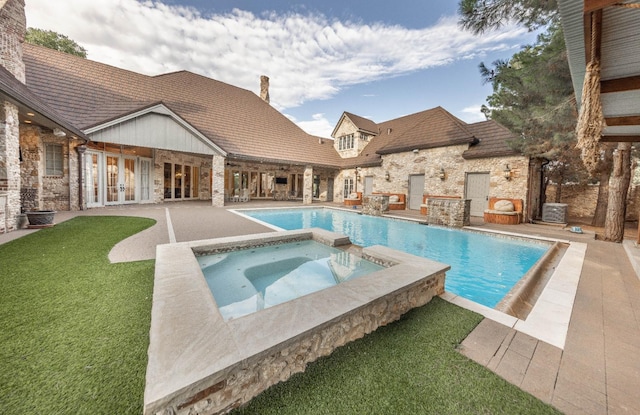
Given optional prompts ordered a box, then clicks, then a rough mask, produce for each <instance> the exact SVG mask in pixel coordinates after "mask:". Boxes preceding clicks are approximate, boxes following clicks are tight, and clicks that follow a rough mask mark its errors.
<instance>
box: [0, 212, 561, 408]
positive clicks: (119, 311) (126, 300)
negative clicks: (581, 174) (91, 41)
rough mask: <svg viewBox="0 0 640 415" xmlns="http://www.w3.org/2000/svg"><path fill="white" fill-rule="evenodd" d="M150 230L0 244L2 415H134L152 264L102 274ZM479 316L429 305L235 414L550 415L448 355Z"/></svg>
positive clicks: (128, 227) (44, 236) (96, 222)
mask: <svg viewBox="0 0 640 415" xmlns="http://www.w3.org/2000/svg"><path fill="white" fill-rule="evenodd" d="M153 223H154V222H153V221H152V220H149V219H141V218H126V217H78V218H76V219H73V220H70V221H68V222H64V223H61V224H59V225H56V226H55V227H54V228H50V229H44V230H41V231H38V232H36V233H34V234H31V235H28V236H25V237H23V238H20V239H17V240H15V241H12V242H9V243H7V244H4V245H0V329H1V332H0V413H1V414H21V415H22V414H118V415H119V414H138V415H139V414H141V413H142V399H143V393H144V376H145V369H146V363H147V356H146V353H147V347H148V343H149V324H150V316H151V295H152V291H153V266H154V263H153V261H141V262H134V263H126V264H110V263H109V261H108V258H107V255H108V252H109V250H110V249H111V247H112V246H113V245H114V244H116V243H117V242H118V241H120V240H122V239H124V238H126V237H127V236H129V235H132V234H135V233H137V232H139V231H141V230H143V229H145V228H147V227H149V226H151V225H152V224H153ZM480 319H481V317H480V316H478V315H477V314H474V313H472V312H469V311H466V310H463V309H461V308H458V307H456V306H454V305H451V304H449V303H447V302H445V301H442V300H440V299H439V298H435V299H434V300H433V301H432V302H431V303H430V304H428V305H427V306H425V307H422V308H420V309H416V310H413V311H411V312H409V313H408V314H407V315H405V316H404V317H403V318H402V319H401V320H400V321H398V322H396V323H394V324H391V325H389V326H386V327H383V328H381V329H379V330H378V331H376V332H375V333H372V334H371V335H368V336H366V337H365V338H363V339H360V340H358V341H356V342H354V343H351V344H349V345H347V346H344V347H342V348H340V349H338V350H337V351H336V352H334V353H333V354H332V355H331V356H328V357H326V358H322V359H320V360H318V361H316V362H314V363H312V364H311V365H309V367H308V369H307V371H306V372H305V373H302V374H298V375H295V376H294V377H293V378H291V379H290V380H289V381H288V382H285V383H281V384H279V385H276V386H275V387H273V388H271V389H269V390H268V391H266V392H265V393H263V394H262V395H260V396H259V397H258V398H256V399H255V400H254V401H252V402H251V403H250V405H249V406H246V407H244V408H242V409H240V410H238V411H237V414H261V415H268V414H367V415H372V414H499V413H504V414H515V413H518V414H526V413H530V414H544V413H555V411H554V410H553V409H552V408H551V407H549V406H547V405H544V404H543V403H541V402H540V401H538V400H536V399H535V398H533V397H532V396H530V395H528V394H526V393H524V392H522V391H521V390H519V389H518V388H516V387H515V386H512V385H510V384H509V383H507V382H505V381H504V380H502V379H501V378H499V377H497V376H496V375H494V374H493V373H491V372H490V371H488V370H486V369H485V368H483V367H481V366H479V365H477V364H475V363H473V362H471V361H469V360H468V359H466V358H465V357H464V356H462V355H461V354H459V353H458V352H457V351H456V350H455V346H456V345H457V344H459V342H460V341H461V340H462V339H463V338H464V337H465V336H466V334H467V333H469V332H470V331H471V330H472V329H473V328H474V327H475V326H476V325H477V324H478V322H479V321H480Z"/></svg>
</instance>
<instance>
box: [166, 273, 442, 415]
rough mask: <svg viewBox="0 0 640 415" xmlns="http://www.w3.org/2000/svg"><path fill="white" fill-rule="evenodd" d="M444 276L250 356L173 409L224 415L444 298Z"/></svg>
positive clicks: (191, 414) (181, 414) (182, 412)
mask: <svg viewBox="0 0 640 415" xmlns="http://www.w3.org/2000/svg"><path fill="white" fill-rule="evenodd" d="M444 279H445V275H444V273H440V274H437V275H433V276H432V277H431V278H429V279H427V280H424V281H421V282H419V283H418V284H416V285H415V286H412V287H409V288H408V289H407V290H405V291H403V292H400V293H398V294H396V295H394V296H390V297H386V298H381V299H379V300H377V301H374V302H372V303H370V304H367V305H366V306H364V307H362V308H360V309H358V310H356V311H354V312H353V313H351V314H350V315H345V316H344V317H343V318H341V319H340V320H339V321H336V322H333V323H332V324H328V325H327V326H326V327H318V328H317V329H316V330H314V331H313V332H311V333H307V334H305V335H304V336H300V338H295V339H292V340H291V342H290V343H287V344H282V345H279V346H281V347H276V348H274V349H271V350H268V351H266V352H265V353H264V354H261V355H257V356H254V357H253V358H251V359H250V360H248V361H247V362H246V364H243V365H238V366H237V367H235V368H233V370H232V371H231V373H229V374H228V376H225V377H223V378H221V379H220V380H219V382H217V383H215V384H213V385H212V386H210V387H209V388H208V389H206V390H204V391H202V392H199V393H197V394H195V395H193V396H191V397H185V401H184V402H182V403H180V404H178V405H177V407H176V411H175V412H158V414H162V415H164V414H165V413H171V414H173V413H175V414H176V415H187V414H189V415H194V414H225V413H228V412H230V411H231V410H233V409H235V408H238V407H240V406H241V405H242V404H244V403H247V402H249V401H250V400H251V399H252V398H254V397H255V396H257V395H258V394H260V393H261V392H263V391H265V390H266V389H267V388H269V387H270V386H272V385H275V384H276V383H279V382H283V381H285V380H287V379H289V377H291V376H292V375H293V374H295V373H298V372H303V371H304V370H305V368H306V366H307V364H308V363H310V362H313V361H314V360H316V359H318V358H320V357H323V356H327V355H329V354H331V352H333V351H334V350H335V349H336V348H338V347H340V346H343V345H345V344H347V343H349V342H352V341H354V340H357V339H359V338H361V337H363V336H364V335H366V334H368V333H371V332H372V331H375V330H376V329H377V328H378V327H381V326H385V325H387V324H389V323H391V322H393V321H396V320H398V319H399V318H400V317H401V316H402V315H403V314H404V313H406V312H407V311H409V310H411V309H412V308H415V307H420V306H422V305H425V304H427V303H428V302H429V301H430V300H431V299H432V298H433V297H434V296H435V295H440V294H442V293H443V292H444Z"/></svg>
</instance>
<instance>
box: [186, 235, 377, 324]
mask: <svg viewBox="0 0 640 415" xmlns="http://www.w3.org/2000/svg"><path fill="white" fill-rule="evenodd" d="M197 259H198V263H199V264H200V267H201V268H202V272H203V273H204V276H205V279H206V281H207V284H208V285H209V289H210V290H211V292H212V293H213V297H214V298H215V300H216V303H217V305H218V309H219V310H220V313H221V314H222V316H223V318H224V319H225V320H229V319H231V318H237V317H241V316H244V315H247V314H250V313H253V312H256V311H258V310H262V309H264V308H268V307H272V306H274V305H277V304H281V303H284V302H286V301H289V300H292V299H294V298H298V297H301V296H303V295H306V294H310V293H313V292H316V291H319V290H323V289H325V288H329V287H332V286H334V285H336V284H339V283H341V282H345V281H349V280H351V279H354V278H358V277H360V276H362V275H366V274H370V273H372V272H375V271H378V270H380V269H382V268H383V267H381V266H379V265H376V264H374V263H373V262H370V261H367V260H364V259H362V258H359V257H357V256H355V255H353V254H350V253H348V252H345V251H342V250H339V249H337V248H332V247H330V246H327V245H324V244H322V243H319V242H315V241H300V242H290V243H283V244H279V245H274V246H267V247H260V248H251V249H243V250H237V251H232V252H225V253H218V254H211V255H205V256H199V257H198V258H197Z"/></svg>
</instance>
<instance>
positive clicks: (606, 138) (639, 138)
mask: <svg viewBox="0 0 640 415" xmlns="http://www.w3.org/2000/svg"><path fill="white" fill-rule="evenodd" d="M600 142H601V143H621V142H625V143H638V142H640V135H603V136H602V137H600Z"/></svg>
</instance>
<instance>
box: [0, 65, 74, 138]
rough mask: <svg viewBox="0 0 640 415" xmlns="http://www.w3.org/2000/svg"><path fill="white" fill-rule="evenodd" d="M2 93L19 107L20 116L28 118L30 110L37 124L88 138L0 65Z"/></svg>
mask: <svg viewBox="0 0 640 415" xmlns="http://www.w3.org/2000/svg"><path fill="white" fill-rule="evenodd" d="M0 95H1V96H2V97H3V99H5V100H7V101H9V102H11V103H13V104H14V105H16V106H17V107H18V111H19V116H20V117H21V118H27V117H26V114H27V113H28V112H32V113H34V115H33V117H28V118H29V120H30V121H33V122H34V123H35V124H39V125H42V126H44V127H47V128H51V129H52V130H53V129H54V128H60V129H61V130H63V131H65V133H66V134H67V135H70V136H76V137H79V138H86V136H85V134H84V133H83V132H82V131H80V130H79V129H78V128H76V127H75V126H74V125H72V124H71V123H70V122H69V121H67V120H66V119H65V118H64V117H63V116H62V115H60V114H59V113H58V112H57V111H56V110H54V109H53V108H51V107H50V106H49V105H47V104H46V103H45V102H44V101H42V100H41V99H40V98H39V97H38V96H36V95H35V94H34V93H33V92H31V91H30V90H29V88H27V86H26V85H25V84H23V83H22V82H20V81H19V80H18V79H16V77H15V76H13V74H11V72H9V71H8V70H7V69H5V68H4V67H3V66H0Z"/></svg>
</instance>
